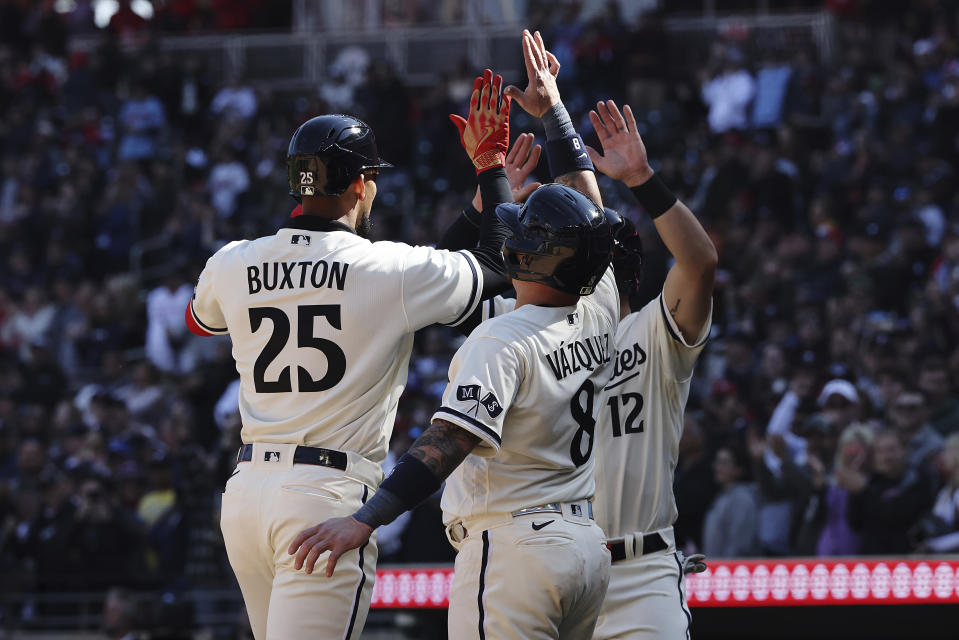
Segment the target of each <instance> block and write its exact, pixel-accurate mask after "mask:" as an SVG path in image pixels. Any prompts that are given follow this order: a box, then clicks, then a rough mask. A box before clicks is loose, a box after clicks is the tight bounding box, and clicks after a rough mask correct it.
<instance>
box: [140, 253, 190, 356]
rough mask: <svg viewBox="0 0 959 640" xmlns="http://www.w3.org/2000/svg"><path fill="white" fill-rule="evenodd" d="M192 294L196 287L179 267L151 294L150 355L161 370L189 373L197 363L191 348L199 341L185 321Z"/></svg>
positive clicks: (149, 300)
mask: <svg viewBox="0 0 959 640" xmlns="http://www.w3.org/2000/svg"><path fill="white" fill-rule="evenodd" d="M192 297H193V287H192V286H191V285H189V284H188V283H187V282H186V281H185V279H184V278H183V276H182V274H181V272H180V270H179V269H176V268H171V269H170V271H169V273H168V274H167V276H166V277H165V278H164V281H163V284H161V285H160V286H158V287H157V288H155V289H154V290H153V291H151V292H150V293H149V294H148V295H147V302H146V307H147V329H146V356H147V358H148V359H149V361H150V362H151V363H152V364H153V366H155V367H156V368H157V369H159V370H160V371H165V372H167V373H174V374H179V373H186V372H188V371H190V370H191V369H192V368H193V367H194V366H195V365H196V363H197V361H196V356H195V354H194V353H193V352H192V351H191V345H193V344H194V343H195V342H196V341H195V340H192V339H191V337H190V336H191V334H190V333H189V331H188V330H187V328H186V324H185V323H184V321H183V310H184V309H185V308H186V305H187V303H189V302H190V298H192ZM194 351H195V349H194Z"/></svg>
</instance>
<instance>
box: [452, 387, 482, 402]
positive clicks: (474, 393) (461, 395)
mask: <svg viewBox="0 0 959 640" xmlns="http://www.w3.org/2000/svg"><path fill="white" fill-rule="evenodd" d="M479 393H480V386H479V385H478V384H461V385H460V386H459V387H457V388H456V399H457V400H459V401H460V402H467V401H469V400H472V401H474V402H478V401H479Z"/></svg>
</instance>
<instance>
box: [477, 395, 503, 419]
mask: <svg viewBox="0 0 959 640" xmlns="http://www.w3.org/2000/svg"><path fill="white" fill-rule="evenodd" d="M480 404H482V405H483V406H484V407H485V408H486V413H488V414H489V417H490V418H495V417H496V416H498V415H499V414H501V413H503V405H501V404H500V403H499V400H497V399H496V396H494V395H493V392H492V391H490V392H489V393H487V394H486V395H485V396H483V399H482V400H480Z"/></svg>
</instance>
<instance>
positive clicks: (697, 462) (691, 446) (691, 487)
mask: <svg viewBox="0 0 959 640" xmlns="http://www.w3.org/2000/svg"><path fill="white" fill-rule="evenodd" d="M701 421H702V417H701V416H700V415H699V414H698V413H697V412H693V411H687V412H686V415H685V416H684V417H683V435H682V437H680V439H679V461H678V463H677V465H676V475H675V477H674V480H673V493H674V495H675V496H676V508H677V509H678V511H679V515H678V516H677V518H676V522H675V523H674V524H673V529H674V532H675V536H676V548H678V549H685V550H686V551H687V552H688V553H697V552H698V551H699V550H700V549H702V548H703V538H702V530H703V520H704V519H705V518H706V511H707V510H708V509H709V505H710V504H711V503H712V501H713V497H714V496H715V495H716V484H715V482H714V481H713V470H712V461H711V460H710V458H709V452H708V451H707V449H706V436H705V434H704V433H703V428H702V425H701Z"/></svg>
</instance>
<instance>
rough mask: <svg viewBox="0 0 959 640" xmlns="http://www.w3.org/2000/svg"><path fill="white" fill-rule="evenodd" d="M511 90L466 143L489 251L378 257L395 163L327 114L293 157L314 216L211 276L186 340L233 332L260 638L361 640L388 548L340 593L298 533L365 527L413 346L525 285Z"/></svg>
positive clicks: (218, 264) (242, 483) (213, 268)
mask: <svg viewBox="0 0 959 640" xmlns="http://www.w3.org/2000/svg"><path fill="white" fill-rule="evenodd" d="M494 82H495V83H497V84H496V85H495V86H494ZM501 82H502V80H501V79H500V78H499V77H497V78H495V79H494V78H493V77H492V74H491V73H490V72H489V71H488V70H487V72H486V73H485V74H484V76H483V77H482V78H477V79H476V82H475V84H474V91H473V94H472V97H471V107H472V108H471V109H470V114H469V118H468V120H467V121H464V128H465V129H466V133H465V134H464V136H463V144H464V147H465V148H466V150H467V152H468V153H469V155H470V157H471V159H472V160H473V163H474V165H475V166H476V168H477V172H478V175H479V178H478V179H479V184H480V189H481V190H482V192H483V200H484V202H488V203H490V206H491V208H490V210H488V211H487V213H485V214H484V215H483V217H482V221H481V225H482V228H481V230H480V235H481V238H482V239H481V241H480V243H479V246H478V247H476V248H474V249H470V250H468V251H461V252H448V251H441V250H435V249H432V248H428V247H411V246H407V245H405V244H401V243H394V242H376V243H371V242H369V241H368V240H367V239H366V237H365V235H366V233H367V231H368V228H369V215H370V208H371V206H372V203H373V199H374V197H375V196H376V182H375V180H376V175H377V173H378V171H379V170H380V169H382V168H386V167H389V166H390V165H389V164H388V163H386V162H384V161H383V160H382V159H381V158H380V157H379V155H378V153H377V149H376V143H375V140H374V137H373V132H372V131H371V130H370V128H369V127H368V126H367V125H366V124H365V123H363V122H362V121H360V120H357V119H356V118H353V117H350V116H345V115H327V116H320V117H317V118H313V119H311V120H309V121H307V122H306V123H304V124H303V125H302V126H301V127H300V128H299V129H297V131H296V133H295V134H294V135H293V138H292V140H291V142H290V146H289V153H288V158H287V163H288V167H289V173H290V188H291V192H292V194H293V195H294V196H295V197H296V198H298V199H301V200H302V212H301V213H302V214H301V215H298V216H296V217H292V218H290V219H289V220H288V221H287V222H286V224H285V226H284V227H283V228H281V229H279V230H278V231H277V232H276V234H275V235H271V236H266V237H262V238H259V239H256V240H253V241H239V242H232V243H230V244H228V245H226V246H225V247H223V248H222V249H220V250H219V251H217V252H216V254H214V255H213V257H211V258H210V259H209V261H208V262H207V264H206V267H205V268H204V270H203V272H202V273H201V275H200V278H199V282H198V284H197V287H196V292H195V295H194V299H193V301H192V302H191V303H190V305H189V306H188V307H187V310H186V322H187V325H188V326H189V327H190V329H191V330H192V331H193V332H194V333H197V334H199V335H217V334H223V333H229V334H230V336H231V338H232V340H233V355H234V358H235V359H236V368H237V371H238V372H239V374H240V379H241V384H240V392H239V408H240V414H241V418H242V423H243V428H242V432H241V437H242V440H243V442H244V444H243V446H242V447H241V449H240V451H239V454H238V457H237V467H236V470H235V471H234V473H233V475H232V476H231V477H230V479H229V480H228V481H227V485H226V490H225V492H224V494H223V502H222V512H221V528H222V531H223V537H224V541H225V543H226V549H227V554H228V556H229V559H230V563H231V565H232V567H233V570H234V571H235V573H236V576H237V580H238V581H239V584H240V588H241V590H242V592H243V598H244V601H245V603H246V606H247V612H248V614H249V616H250V622H251V625H252V628H253V633H254V636H255V637H256V638H257V640H264V639H270V640H274V639H276V640H281V639H282V640H289V639H296V638H353V639H355V638H358V637H359V636H360V633H361V631H362V628H363V625H364V623H365V620H366V616H367V612H368V608H369V603H370V597H371V594H372V587H373V579H374V576H375V568H376V567H375V565H376V544H375V539H372V540H370V541H369V542H368V543H366V544H364V545H362V546H361V547H360V548H359V549H358V550H357V551H351V552H350V553H349V554H347V555H346V556H344V557H343V558H342V561H341V565H340V570H339V571H337V574H336V575H335V576H333V577H332V578H325V577H320V576H312V575H308V574H306V573H304V572H300V571H297V570H295V569H294V566H293V558H292V557H290V556H289V555H288V554H287V553H286V551H287V548H288V546H289V542H290V540H292V539H293V538H294V537H295V536H296V535H297V533H298V532H299V531H301V530H303V529H304V528H305V527H308V526H310V525H312V524H314V523H316V522H317V521H323V520H326V519H328V518H331V517H334V516H341V515H348V514H350V513H353V512H354V511H356V510H357V509H358V508H359V507H360V506H361V505H362V504H363V503H364V502H365V501H366V500H367V498H368V497H369V496H370V495H372V494H373V492H374V491H375V490H376V489H377V487H378V486H379V483H380V481H381V480H382V472H381V470H380V463H381V462H382V460H383V459H384V457H385V456H386V451H387V443H388V441H389V437H390V433H391V430H392V427H393V420H394V416H395V413H396V407H397V402H398V400H399V397H400V394H401V393H402V391H403V387H404V385H405V383H406V376H407V367H408V362H409V358H410V352H411V348H412V342H413V333H414V332H415V331H416V330H417V329H420V328H422V327H425V326H427V325H430V324H433V323H437V322H439V323H444V324H449V325H456V324H457V323H459V322H461V321H462V320H463V319H464V318H466V317H467V316H468V315H470V313H471V312H472V311H473V310H474V309H475V308H476V307H477V305H478V304H479V302H480V300H481V299H483V298H487V297H490V296H491V295H494V294H495V293H497V292H498V291H502V290H503V289H505V288H506V287H508V280H507V279H506V269H505V264H504V263H503V258H502V253H501V247H502V242H503V240H504V239H505V237H506V235H507V233H508V229H507V228H506V227H505V225H503V223H501V222H500V221H499V219H498V218H497V217H496V216H495V215H494V214H493V211H492V207H494V206H495V204H498V203H500V202H508V201H511V197H510V195H509V193H510V192H509V184H508V182H507V179H506V176H505V172H504V169H503V155H504V152H505V150H506V146H507V144H508V141H509V128H508V119H509V100H506V101H504V102H503V105H502V107H501V108H500V107H499V106H498V101H493V104H494V105H496V106H494V107H493V108H491V107H490V101H489V96H490V93H491V91H492V92H494V93H495V92H496V91H498V84H500V83H501ZM481 96H482V100H481ZM480 131H482V132H483V135H479V134H478V133H477V132H480Z"/></svg>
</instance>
